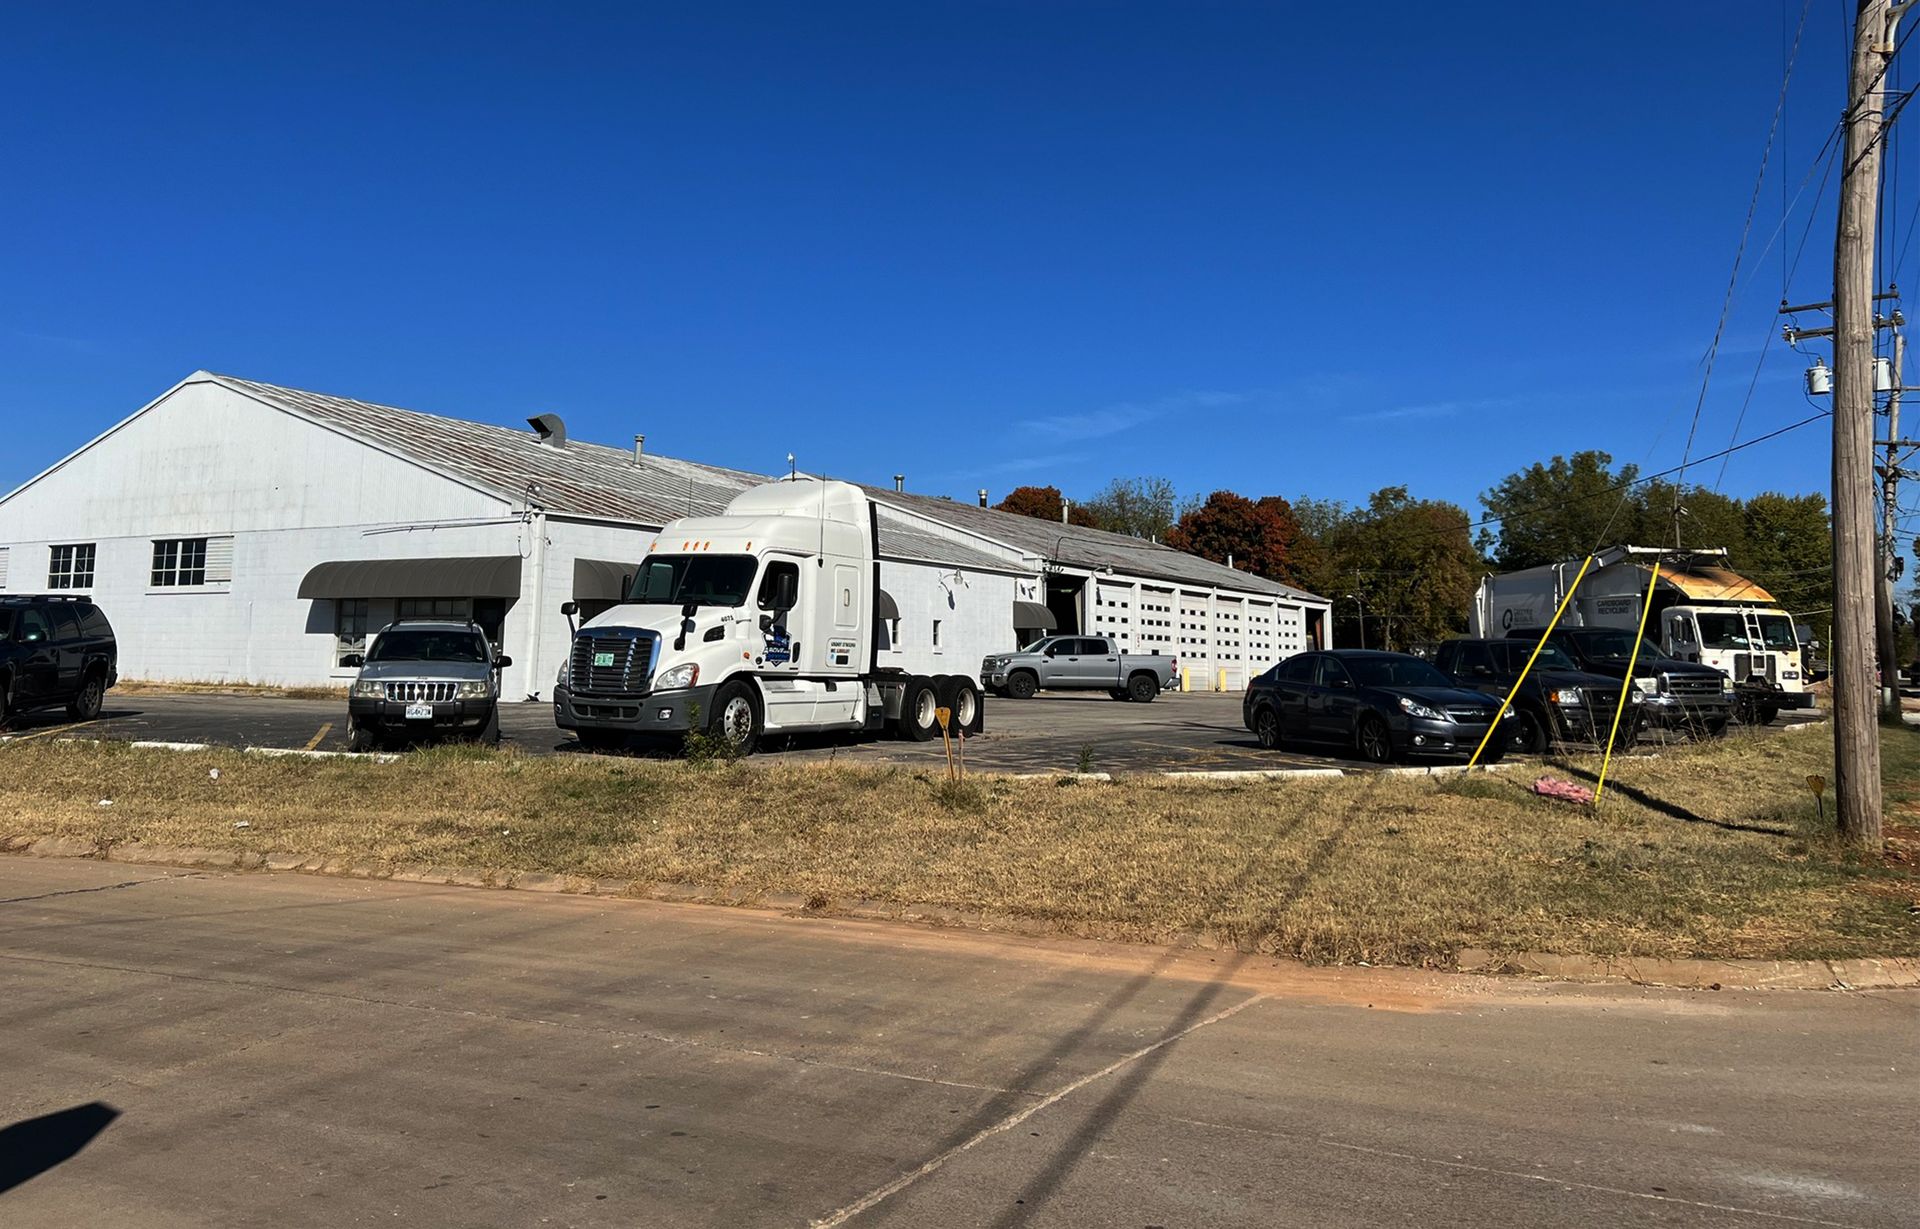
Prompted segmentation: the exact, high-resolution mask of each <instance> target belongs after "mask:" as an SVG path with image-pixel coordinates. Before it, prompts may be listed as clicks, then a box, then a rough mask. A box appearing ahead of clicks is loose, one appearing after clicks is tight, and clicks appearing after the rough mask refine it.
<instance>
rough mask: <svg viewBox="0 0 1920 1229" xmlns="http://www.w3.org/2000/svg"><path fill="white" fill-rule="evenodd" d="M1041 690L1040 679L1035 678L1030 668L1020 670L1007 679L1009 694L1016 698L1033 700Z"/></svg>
mask: <svg viewBox="0 0 1920 1229" xmlns="http://www.w3.org/2000/svg"><path fill="white" fill-rule="evenodd" d="M1039 690H1040V680H1039V679H1036V678H1034V677H1033V672H1032V671H1030V670H1021V671H1018V672H1016V673H1014V674H1013V675H1011V676H1010V677H1009V678H1008V679H1007V694H1008V695H1010V696H1012V697H1013V698H1014V699H1016V700H1031V699H1033V693H1034V692H1036V691H1039Z"/></svg>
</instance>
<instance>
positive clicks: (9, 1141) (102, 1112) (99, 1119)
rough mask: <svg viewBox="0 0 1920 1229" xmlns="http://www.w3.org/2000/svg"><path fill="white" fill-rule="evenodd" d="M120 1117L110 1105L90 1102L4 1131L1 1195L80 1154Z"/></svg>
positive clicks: (0, 1156)
mask: <svg viewBox="0 0 1920 1229" xmlns="http://www.w3.org/2000/svg"><path fill="white" fill-rule="evenodd" d="M119 1116H120V1111H119V1110H117V1109H115V1108H113V1107H112V1106H111V1105H108V1104H107V1103H106V1102H104V1101H89V1102H88V1103H87V1104H85V1105H75V1106H72V1107H71V1108H68V1109H63V1110H56V1111H54V1112H53V1113H51V1114H42V1115H41V1116H40V1117H38V1118H26V1119H22V1120H21V1121H19V1122H16V1123H14V1124H13V1125H12V1126H10V1127H6V1128H0V1195H4V1194H6V1193H7V1192H8V1191H10V1190H12V1189H13V1188H14V1187H16V1186H19V1185H20V1184H21V1183H23V1182H27V1181H30V1180H31V1179H34V1178H37V1177H39V1176H40V1175H41V1174H43V1173H45V1172H47V1171H48V1170H49V1169H52V1168H54V1167H55V1166H58V1165H62V1164H65V1163H66V1162H68V1161H70V1160H72V1159H73V1158H74V1157H76V1156H78V1155H80V1152H81V1150H82V1149H84V1148H85V1147H86V1146H87V1145H88V1144H90V1143H92V1142H93V1141H94V1139H95V1137H97V1136H98V1135H99V1134H100V1133H101V1132H102V1131H104V1130H106V1129H107V1126H108V1125H109V1124H110V1123H112V1122H113V1120H114V1119H115V1118H118V1117H119Z"/></svg>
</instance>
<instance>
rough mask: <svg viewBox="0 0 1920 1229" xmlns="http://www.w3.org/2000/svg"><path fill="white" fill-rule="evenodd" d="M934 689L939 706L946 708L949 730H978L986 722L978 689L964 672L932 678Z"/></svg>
mask: <svg viewBox="0 0 1920 1229" xmlns="http://www.w3.org/2000/svg"><path fill="white" fill-rule="evenodd" d="M934 691H935V693H936V694H937V695H939V697H940V707H941V708H944V709H946V710H947V716H948V725H947V729H948V730H949V731H950V732H952V733H954V734H959V733H961V732H962V731H965V732H966V733H968V734H978V733H979V732H980V730H981V728H982V727H983V726H984V725H985V724H986V722H985V717H984V714H983V712H982V708H983V705H982V702H981V699H980V689H979V688H978V687H976V686H975V685H974V682H973V680H972V679H970V678H968V677H967V676H966V675H964V674H949V675H944V676H942V677H939V678H936V679H935V680H934Z"/></svg>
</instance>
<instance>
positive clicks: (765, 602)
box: [759, 562, 800, 611]
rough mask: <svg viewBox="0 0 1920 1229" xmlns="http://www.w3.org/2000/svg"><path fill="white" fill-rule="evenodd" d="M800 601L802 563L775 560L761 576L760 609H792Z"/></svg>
mask: <svg viewBox="0 0 1920 1229" xmlns="http://www.w3.org/2000/svg"><path fill="white" fill-rule="evenodd" d="M799 602H800V565H799V564H797V563H785V562H774V563H769V564H768V565H767V574H766V575H765V576H763V577H761V578H760V598H759V603H760V609H762V610H768V611H774V610H792V609H793V608H794V607H795V606H797V605H799Z"/></svg>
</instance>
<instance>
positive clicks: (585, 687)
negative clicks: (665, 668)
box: [568, 636, 653, 695]
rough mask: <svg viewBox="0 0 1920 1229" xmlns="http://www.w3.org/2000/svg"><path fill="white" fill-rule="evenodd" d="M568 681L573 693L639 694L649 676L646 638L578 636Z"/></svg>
mask: <svg viewBox="0 0 1920 1229" xmlns="http://www.w3.org/2000/svg"><path fill="white" fill-rule="evenodd" d="M570 667H571V668H570V669H569V670H568V678H569V679H570V680H571V682H572V686H573V689H574V690H575V691H583V692H592V693H594V694H597V695H627V694H633V693H638V692H643V691H645V690H646V689H647V684H648V683H649V682H650V681H651V680H652V677H653V640H652V638H651V637H648V636H581V637H579V638H578V639H576V640H575V641H574V642H573V659H572V662H571V663H570Z"/></svg>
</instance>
